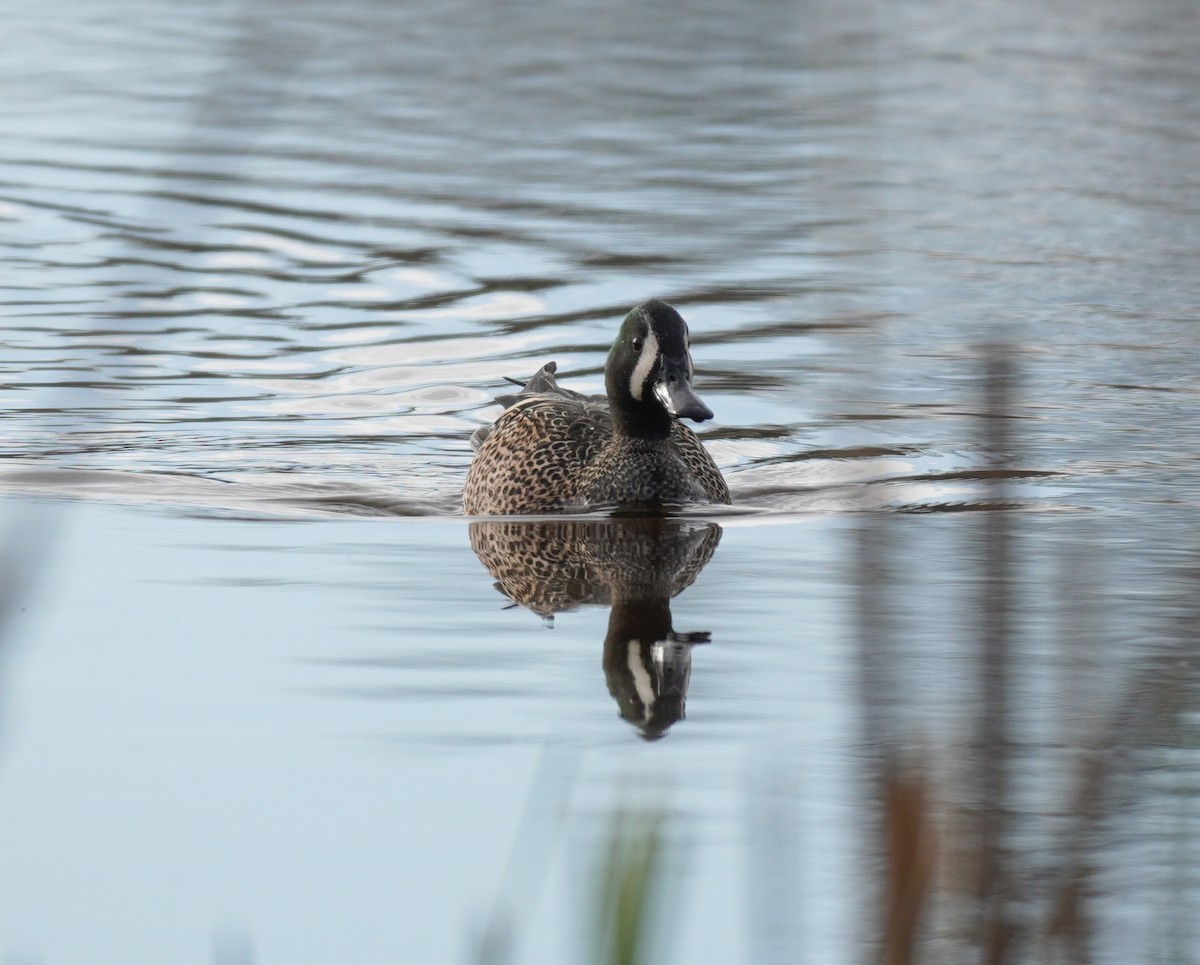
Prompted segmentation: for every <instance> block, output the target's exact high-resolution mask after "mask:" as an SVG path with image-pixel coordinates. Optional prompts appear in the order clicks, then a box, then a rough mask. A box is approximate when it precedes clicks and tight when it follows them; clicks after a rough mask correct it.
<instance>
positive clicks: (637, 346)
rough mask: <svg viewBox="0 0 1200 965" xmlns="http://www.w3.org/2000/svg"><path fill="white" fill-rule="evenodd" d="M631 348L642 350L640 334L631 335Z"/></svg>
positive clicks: (637, 350) (636, 350)
mask: <svg viewBox="0 0 1200 965" xmlns="http://www.w3.org/2000/svg"><path fill="white" fill-rule="evenodd" d="M633 350H634V351H635V352H640V351H641V350H642V336H640V335H635V336H633Z"/></svg>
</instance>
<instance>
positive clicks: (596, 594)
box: [471, 516, 721, 740]
mask: <svg viewBox="0 0 1200 965" xmlns="http://www.w3.org/2000/svg"><path fill="white" fill-rule="evenodd" d="M720 539H721V528H720V527H719V526H718V525H717V524H716V523H711V522H702V521H694V520H681V519H667V518H662V517H655V516H635V517H618V518H613V519H603V520H600V519H597V520H568V519H564V520H536V521H533V520H516V519H497V520H489V521H485V522H475V523H472V524H471V548H472V549H473V550H474V551H475V555H476V556H478V557H479V559H480V561H481V562H482V563H483V565H484V566H486V567H487V569H488V572H489V573H491V574H492V576H493V577H495V579H496V588H497V589H498V590H499V591H500V592H501V593H503V594H504V595H505V596H507V597H508V598H509V599H510V600H512V601H513V602H514V603H517V604H520V605H521V606H523V607H525V608H526V609H529V610H532V611H533V612H534V613H537V614H539V615H540V616H542V617H545V618H547V619H551V618H553V617H554V615H555V614H557V613H563V612H566V611H569V610H574V609H576V608H578V607H580V606H584V605H599V606H608V607H610V608H611V612H610V614H609V619H608V633H607V634H606V636H605V638H604V677H605V680H606V681H607V683H608V691H609V693H610V694H612V697H613V699H614V700H615V701H616V702H617V707H618V708H619V709H620V713H621V716H622V717H623V718H624V719H625V720H627V721H629V723H631V724H633V725H634V726H635V727H637V729H638V731H639V732H640V733H641V735H642V736H643V737H645V738H646V739H648V740H656V739H658V738H659V737H662V736H663V735H664V734H665V733H666V732H667V730H668V728H670V726H671V725H672V724H674V723H675V722H676V721H677V720H681V719H683V716H684V705H685V702H686V697H687V688H688V681H689V680H690V678H691V669H692V647H693V646H694V645H696V644H698V643H707V642H708V641H709V634H708V633H707V632H703V631H701V632H693V633H677V632H675V630H674V628H673V627H672V623H671V604H670V600H671V598H672V597H673V596H675V595H677V594H678V593H680V592H682V591H683V590H684V589H685V588H686V587H688V586H690V585H691V584H692V582H693V581H694V580H695V579H696V577H697V575H699V573H700V571H701V570H702V569H703V568H704V567H705V566H706V565H707V564H708V561H709V560H710V559H712V555H713V553H714V552H715V551H716V548H717V544H718V543H719V542H720Z"/></svg>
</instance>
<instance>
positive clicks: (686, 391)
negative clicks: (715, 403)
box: [654, 377, 713, 422]
mask: <svg viewBox="0 0 1200 965" xmlns="http://www.w3.org/2000/svg"><path fill="white" fill-rule="evenodd" d="M654 397H655V398H656V399H658V401H659V402H661V403H662V407H663V408H664V409H666V410H667V412H668V414H670V415H671V416H673V417H674V418H676V419H694V420H695V421H696V422H703V421H704V420H705V419H711V418H712V417H713V414H712V409H710V408H709V407H708V406H706V405H705V404H704V403H703V402H701V401H700V396H698V395H696V390H695V389H693V388H692V386H691V383H690V382H688V381H687V379H685V378H682V377H676V378H674V379H660V380H659V381H658V382H655V383H654Z"/></svg>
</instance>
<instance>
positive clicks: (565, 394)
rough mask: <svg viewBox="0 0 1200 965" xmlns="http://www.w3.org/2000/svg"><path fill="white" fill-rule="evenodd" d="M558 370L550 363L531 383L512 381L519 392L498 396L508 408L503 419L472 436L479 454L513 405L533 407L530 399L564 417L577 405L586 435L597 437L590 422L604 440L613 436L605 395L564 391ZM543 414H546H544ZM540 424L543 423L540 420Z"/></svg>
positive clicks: (535, 375) (554, 363)
mask: <svg viewBox="0 0 1200 965" xmlns="http://www.w3.org/2000/svg"><path fill="white" fill-rule="evenodd" d="M557 371H558V364H557V363H556V362H547V363H546V364H545V365H543V366H542V367H541V368H540V369H538V370H537V372H536V373H534V376H533V378H531V379H530V380H529V381H528V382H524V383H522V382H519V381H518V380H516V379H511V378H510V379H509V380H508V381H509V382H511V383H512V384H513V385H519V386H521V390H520V391H519V392H511V393H508V394H506V395H498V396H496V401H497V402H499V403H500V404H501V405H502V406H504V408H505V410H506V411H505V412H504V413H501V415H500V418H499V419H497V420H496V422H495V423H494V424H493V425H490V426H480V427H479V428H478V429H476V430H475V432H474V433H472V435H471V448H472V449H474V450H476V451H478V450H479V447H480V446H482V445H483V443H484V440H485V439H487V437H488V436H489V435H491V434H492V432H493V431H495V430H496V429H497V428H498V427H499V425H500V424H501V422H503V421H504V418H505V415H507V410H509V409H512V408H513V407H514V406H518V403H519V404H520V405H519V406H518V407H519V408H522V409H528V408H529V407H530V400H531V399H537V400H541V401H538V402H535V403H533V405H534V406H535V407H543V406H549V407H550V409H551V414H554V413H555V407H556V406H557V411H558V412H559V414H562V415H572V414H574V413H575V409H576V407H577V406H578V407H579V409H580V412H579V415H580V416H581V417H582V418H583V419H584V420H585V422H584V424H583V425H582V426H580V427H579V428H580V429H581V430H582V431H583V432H584V434H585V436H587V435H592V434H594V432H593V431H589V430H587V428H586V426H587V425H588V424H589V423H594V424H595V426H596V428H597V429H600V430H602V431H603V432H604V434H605V438H607V436H609V435H612V418H611V417H610V416H609V414H608V400H607V399H606V398H605V397H604V396H602V395H584V394H583V393H582V392H573V391H572V390H571V389H564V388H563V387H562V386H561V385H559V384H558V380H557V379H556V378H555V377H554V375H555V373H556V372H557ZM542 414H543V415H544V414H545V413H542ZM538 421H540V420H538Z"/></svg>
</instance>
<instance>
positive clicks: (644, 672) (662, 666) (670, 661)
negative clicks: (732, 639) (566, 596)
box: [604, 598, 709, 740]
mask: <svg viewBox="0 0 1200 965" xmlns="http://www.w3.org/2000/svg"><path fill="white" fill-rule="evenodd" d="M708 640H709V636H708V634H707V633H689V634H676V633H675V631H674V630H673V629H672V627H671V607H670V605H669V604H668V603H667V601H666V600H664V599H661V598H660V599H654V600H639V599H620V598H618V599H616V600H614V601H613V608H612V613H611V614H609V619H608V635H607V636H606V637H605V638H604V679H605V680H606V681H607V682H608V692H609V693H610V694H612V696H613V699H614V700H616V702H617V707H618V708H619V709H620V713H621V716H622V717H623V718H624V719H625V720H627V721H629V723H631V724H633V726H634V727H636V728H637V729H638V730H639V731H640V732H641V735H642V736H643V737H645V738H646V739H647V740H658V738H660V737H662V736H663V735H664V734H665V733H666V732H667V728H669V727H670V726H671V725H672V724H673V723H675V721H677V720H682V719H683V717H684V704H685V701H686V698H687V688H688V682H689V681H690V680H691V676H692V647H693V646H694V645H695V644H697V643H708Z"/></svg>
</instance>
